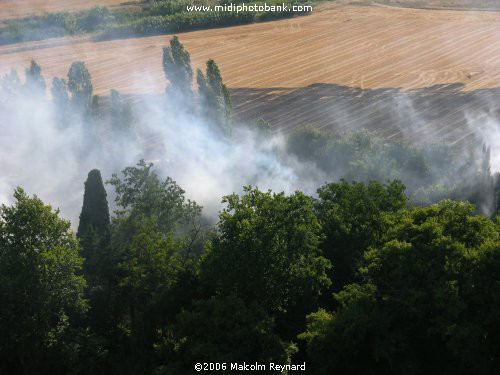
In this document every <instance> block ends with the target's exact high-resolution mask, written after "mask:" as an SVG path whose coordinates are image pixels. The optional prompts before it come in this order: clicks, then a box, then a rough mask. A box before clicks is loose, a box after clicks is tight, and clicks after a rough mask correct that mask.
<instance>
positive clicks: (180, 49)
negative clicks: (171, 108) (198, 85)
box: [163, 36, 193, 106]
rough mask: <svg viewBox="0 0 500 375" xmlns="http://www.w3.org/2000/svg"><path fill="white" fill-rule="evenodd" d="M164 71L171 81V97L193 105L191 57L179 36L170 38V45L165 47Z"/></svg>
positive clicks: (169, 87) (168, 89) (169, 88)
mask: <svg viewBox="0 0 500 375" xmlns="http://www.w3.org/2000/svg"><path fill="white" fill-rule="evenodd" d="M163 71H164V72H165V78H166V79H167V80H168V81H169V82H170V86H168V87H167V94H168V95H169V98H171V99H173V100H176V101H177V102H180V103H184V104H185V105H187V106H191V105H192V95H193V93H192V87H191V86H192V84H193V69H192V67H191V58H190V56H189V52H188V51H186V49H185V48H184V46H183V45H182V43H181V42H180V41H179V38H178V37H177V36H174V37H173V38H172V39H171V40H170V46H169V47H163Z"/></svg>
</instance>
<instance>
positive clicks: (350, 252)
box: [315, 181, 407, 291]
mask: <svg viewBox="0 0 500 375" xmlns="http://www.w3.org/2000/svg"><path fill="white" fill-rule="evenodd" d="M406 202H407V198H406V195H405V187H404V185H402V184H401V183H400V182H399V181H393V182H391V183H389V184H387V185H383V184H381V183H379V182H375V181H372V182H370V183H369V184H366V185H365V184H363V183H355V182H353V183H351V184H349V183H347V182H346V181H341V182H339V183H330V184H327V185H325V186H322V187H321V188H319V189H318V199H317V200H316V202H315V210H316V215H317V217H318V219H319V221H320V223H321V224H322V226H323V233H324V234H325V235H326V240H325V241H324V242H323V244H322V248H323V255H324V256H325V257H327V258H328V259H329V260H330V261H331V262H332V264H333V269H332V270H331V275H333V276H331V278H332V280H333V283H334V290H336V291H339V290H340V289H342V287H343V286H344V285H347V284H349V283H351V282H353V281H355V280H356V271H357V269H358V268H359V266H360V262H361V260H362V259H363V254H364V252H365V251H366V250H367V249H368V247H370V246H374V245H377V244H378V243H379V242H380V240H381V237H382V235H383V233H384V232H383V227H382V218H383V216H384V214H386V213H390V212H396V211H398V210H400V209H402V208H405V206H406Z"/></svg>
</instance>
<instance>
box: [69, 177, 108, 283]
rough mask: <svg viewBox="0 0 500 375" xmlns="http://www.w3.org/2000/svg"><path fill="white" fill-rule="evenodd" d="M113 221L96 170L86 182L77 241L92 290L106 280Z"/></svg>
mask: <svg viewBox="0 0 500 375" xmlns="http://www.w3.org/2000/svg"><path fill="white" fill-rule="evenodd" d="M109 225H110V219H109V209H108V201H107V199H106V190H105V189H104V185H103V183H102V178H101V172H100V171H99V170H97V169H94V170H92V171H90V172H89V174H88V177H87V181H85V192H84V195H83V207H82V212H81V214H80V222H79V224H78V232H77V237H78V238H79V239H80V243H81V246H82V255H83V257H84V258H85V263H84V274H85V276H86V277H87V280H89V283H90V284H91V286H92V287H96V286H99V285H100V284H102V283H103V281H104V280H103V279H104V278H105V275H104V274H103V273H104V272H103V271H102V269H101V268H102V266H103V265H104V263H105V257H106V254H105V252H107V251H108V248H107V247H108V245H109V236H110V232H109V230H110V228H109Z"/></svg>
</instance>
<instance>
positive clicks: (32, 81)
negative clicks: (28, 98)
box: [24, 60, 45, 99]
mask: <svg viewBox="0 0 500 375" xmlns="http://www.w3.org/2000/svg"><path fill="white" fill-rule="evenodd" d="M25 73H26V83H25V84H24V89H25V90H26V92H27V93H28V94H29V95H35V96H36V97H38V98H42V99H45V79H44V78H43V77H42V68H41V67H40V65H38V64H37V63H36V61H35V60H31V64H30V67H29V68H27V69H26V70H25Z"/></svg>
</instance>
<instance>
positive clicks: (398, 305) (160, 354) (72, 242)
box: [0, 38, 500, 374]
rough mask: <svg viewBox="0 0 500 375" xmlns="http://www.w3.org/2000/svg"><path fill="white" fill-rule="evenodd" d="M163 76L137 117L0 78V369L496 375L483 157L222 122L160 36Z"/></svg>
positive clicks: (226, 110)
mask: <svg viewBox="0 0 500 375" xmlns="http://www.w3.org/2000/svg"><path fill="white" fill-rule="evenodd" d="M162 62H163V67H164V73H165V77H166V78H167V80H168V83H167V84H166V93H165V95H162V96H160V97H156V96H151V97H147V98H144V99H141V100H136V101H134V100H130V98H125V97H122V96H121V95H120V93H118V92H117V91H114V90H113V91H111V94H110V98H104V100H103V98H98V97H96V96H93V90H92V87H93V86H92V77H91V75H90V72H89V70H88V69H87V67H86V66H85V64H84V62H75V63H74V64H72V65H71V67H70V68H69V72H68V76H67V77H65V78H62V77H61V78H56V79H54V80H53V82H52V87H51V93H52V98H51V99H50V100H49V99H48V98H46V97H45V91H47V88H46V87H45V81H44V79H43V70H42V69H43V67H40V66H39V65H38V64H37V63H36V62H32V63H31V65H30V67H29V68H28V69H27V70H26V80H25V82H21V80H20V79H19V77H18V76H17V73H16V72H15V71H13V72H11V73H9V74H8V75H6V76H4V77H2V81H1V89H2V91H1V101H0V114H1V115H2V117H1V122H0V129H1V134H2V136H1V137H0V174H1V175H0V200H1V201H2V202H4V203H5V204H4V205H3V206H2V207H1V208H0V281H1V282H0V314H1V315H0V328H2V332H4V333H5V335H2V337H1V338H0V372H2V373H3V372H6V373H25V374H67V373H75V374H85V373H88V372H92V373H96V374H187V373H192V372H193V366H194V364H195V363H197V362H214V363H215V362H220V363H223V362H226V363H234V362H238V361H240V362H242V361H246V362H255V361H258V362H261V363H267V364H269V362H275V363H279V364H280V365H288V366H289V367H291V366H292V365H294V364H301V363H303V362H304V361H305V362H306V363H307V369H308V373H309V372H310V373H312V374H331V373H345V374H357V373H366V372H371V373H374V374H400V373H401V372H405V371H408V369H410V370H411V371H412V372H413V373H437V372H440V373H454V374H469V373H471V372H473V373H477V374H489V373H491V371H493V369H496V368H498V366H499V364H500V357H499V355H498V353H499V352H500V351H499V350H498V349H499V348H500V344H499V342H500V341H499V339H498V338H499V337H500V332H499V328H498V327H499V326H500V322H499V318H498V316H499V315H498V309H499V308H500V306H499V302H498V295H499V291H498V290H497V289H498V285H500V284H499V283H500V281H499V276H498V275H500V269H499V264H500V262H499V250H500V243H499V232H500V228H499V221H498V218H497V213H498V210H499V206H498V204H499V203H498V202H499V201H498V195H499V186H498V179H496V178H495V176H494V175H492V172H491V158H492V156H491V149H490V147H489V146H488V145H486V144H485V145H482V146H481V147H479V148H478V149H477V150H471V152H470V153H469V154H468V155H463V154H457V153H456V152H455V151H454V149H453V148H451V147H447V146H445V145H433V144H425V143H421V144H419V145H418V146H416V145H411V144H408V143H404V142H395V141H387V140H384V139H382V138H379V137H377V136H376V135H374V134H371V133H369V132H366V131H356V132H350V133H341V134H340V133H339V134H334V133H331V132H325V131H320V130H317V129H314V128H311V127H307V126H305V127H303V128H299V129H297V130H295V131H294V132H292V133H290V134H288V135H283V134H279V133H273V132H272V129H271V126H270V124H268V123H267V122H266V121H265V120H264V119H259V120H258V121H257V122H256V124H254V125H245V126H244V125H240V124H236V123H232V121H231V116H230V114H231V98H230V94H229V90H228V89H227V87H226V86H225V85H224V82H223V71H222V72H221V69H219V67H218V66H217V64H216V62H215V61H214V60H212V59H210V60H208V61H207V64H206V70H205V72H202V71H200V70H199V71H197V74H196V83H197V88H196V89H193V83H194V82H193V80H194V78H195V77H193V71H192V68H191V63H190V57H189V53H188V51H186V50H185V49H184V47H183V46H182V44H181V43H180V41H179V40H178V39H177V38H173V39H172V40H171V41H170V45H169V46H167V47H165V48H164V55H163V61H162ZM162 62H161V61H159V62H158V63H159V64H160V63H162ZM409 118H410V119H411V116H409ZM96 168H97V169H96ZM89 171H90V172H89ZM120 171H121V172H120ZM342 179H345V180H342ZM103 180H104V181H103ZM84 181H85V182H84ZM351 181H358V182H351ZM464 181H465V183H464ZM250 185H251V186H250ZM16 186H23V187H24V188H26V191H28V193H25V191H24V190H23V189H21V188H17V189H15V187H16ZM106 186H107V187H108V191H106V188H105V187H106ZM14 189H15V190H14ZM267 189H270V190H269V191H268V190H267ZM271 190H273V191H274V192H273V191H271ZM12 191H14V195H13V199H12V198H11V194H12ZM34 193H36V194H39V196H40V198H41V199H43V200H44V201H48V202H51V203H52V204H54V205H55V206H56V207H60V208H61V213H62V215H63V216H66V217H69V218H71V219H72V221H73V227H74V228H75V229H76V228H78V229H77V231H76V235H75V234H74V233H73V232H72V231H71V228H70V222H68V221H65V220H64V219H61V218H60V217H59V212H58V211H55V210H53V209H52V207H50V206H47V205H45V204H44V203H43V202H42V200H41V199H40V198H38V197H36V196H33V197H32V196H30V194H34ZM446 198H452V199H454V200H447V199H446ZM221 199H222V203H221ZM459 200H469V201H471V202H473V203H474V204H475V206H474V205H472V204H471V203H467V202H459ZM436 202H439V203H436ZM110 211H111V212H113V213H112V214H110ZM495 220H496V221H495ZM19 275H20V277H19ZM332 350H333V352H332ZM291 372H292V371H289V372H288V373H291ZM266 373H272V371H269V372H266ZM284 373H287V372H286V371H285V372H284Z"/></svg>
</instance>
